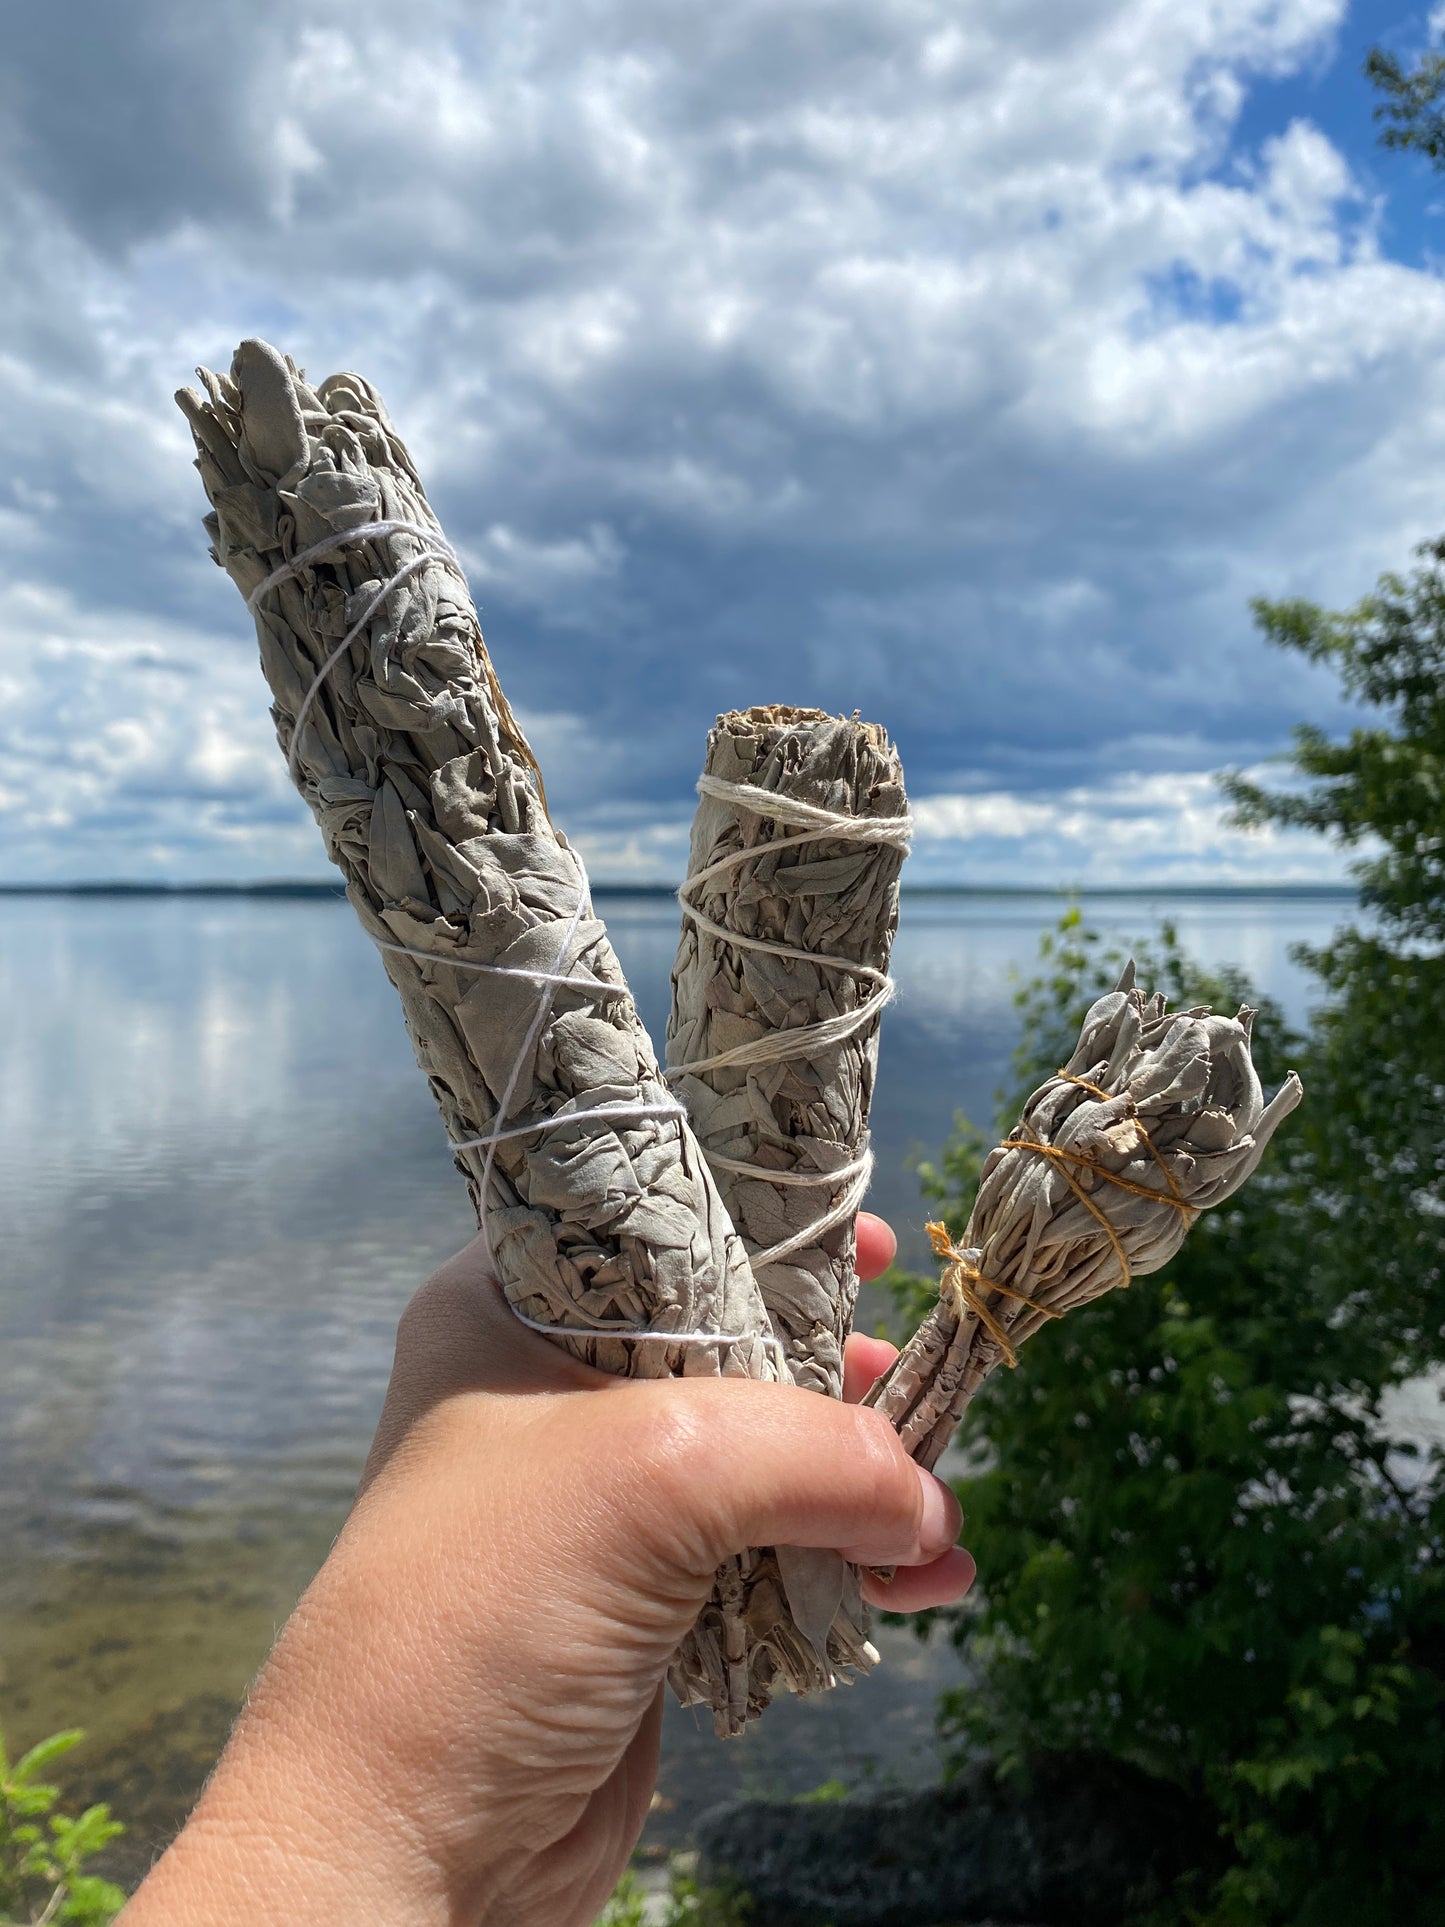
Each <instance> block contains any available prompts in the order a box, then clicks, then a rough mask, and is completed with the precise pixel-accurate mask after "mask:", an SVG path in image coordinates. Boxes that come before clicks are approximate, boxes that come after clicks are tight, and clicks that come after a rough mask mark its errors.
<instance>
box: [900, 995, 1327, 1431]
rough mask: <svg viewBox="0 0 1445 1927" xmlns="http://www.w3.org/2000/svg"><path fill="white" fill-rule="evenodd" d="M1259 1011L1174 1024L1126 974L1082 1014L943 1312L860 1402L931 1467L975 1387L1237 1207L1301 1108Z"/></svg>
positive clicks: (951, 1266)
mask: <svg viewBox="0 0 1445 1927" xmlns="http://www.w3.org/2000/svg"><path fill="white" fill-rule="evenodd" d="M1252 1016H1253V1013H1252V1012H1251V1011H1249V1010H1242V1011H1241V1012H1240V1013H1239V1015H1238V1017H1219V1016H1215V1015H1212V1014H1211V1013H1210V1012H1209V1011H1207V1010H1188V1011H1181V1012H1179V1013H1177V1014H1175V1015H1172V1016H1171V1015H1170V1014H1169V1012H1168V1010H1167V1009H1166V1007H1165V1002H1164V999H1163V997H1161V996H1154V997H1149V998H1146V997H1145V996H1144V994H1143V993H1142V991H1140V990H1139V989H1138V988H1137V987H1136V986H1135V983H1134V972H1133V966H1132V965H1131V966H1130V967H1129V969H1128V970H1127V971H1126V972H1125V973H1124V976H1123V978H1122V979H1121V981H1120V983H1119V987H1118V989H1117V990H1114V991H1112V992H1110V994H1109V995H1108V996H1105V997H1101V998H1100V999H1099V1001H1098V1002H1097V1003H1096V1004H1095V1005H1094V1006H1093V1008H1092V1009H1091V1010H1090V1011H1089V1013H1088V1016H1087V1017H1086V1019H1085V1021H1084V1027H1083V1031H1082V1033H1081V1034H1080V1037H1079V1043H1078V1047H1077V1049H1076V1050H1075V1052H1074V1054H1073V1056H1072V1057H1071V1058H1070V1059H1069V1061H1068V1063H1067V1064H1065V1065H1064V1066H1063V1068H1062V1069H1061V1070H1060V1071H1059V1072H1058V1074H1057V1075H1056V1076H1054V1077H1051V1078H1049V1079H1048V1081H1047V1082H1046V1083H1045V1084H1043V1085H1041V1086H1040V1088H1039V1089H1038V1090H1037V1091H1035V1092H1034V1094H1033V1096H1032V1097H1030V1099H1029V1100H1028V1103H1027V1104H1026V1105H1025V1106H1024V1113H1023V1116H1022V1117H1021V1118H1020V1120H1019V1122H1018V1125H1017V1126H1016V1127H1015V1129H1014V1131H1013V1132H1012V1133H1011V1134H1010V1136H1009V1137H1008V1138H1007V1139H1006V1140H1005V1141H1004V1143H1002V1144H1001V1145H999V1146H998V1147H997V1149H995V1150H994V1151H993V1152H991V1153H990V1155H989V1158H988V1161H987V1162H986V1164H985V1165H984V1168H983V1177H982V1182H981V1184H980V1186H979V1193H978V1197H977V1199H976V1201H975V1203H974V1207H973V1211H972V1214H971V1216H970V1218H969V1221H968V1228H967V1230H966V1231H965V1233H964V1235H963V1239H962V1241H961V1243H959V1244H954V1243H953V1242H952V1240H950V1239H949V1237H948V1234H947V1231H946V1230H945V1228H944V1227H943V1226H942V1225H930V1226H929V1231H930V1234H931V1235H932V1237H933V1240H934V1245H935V1249H936V1250H937V1251H938V1252H939V1255H940V1256H941V1257H942V1258H943V1259H944V1261H945V1266H944V1272H943V1282H942V1291H941V1294H940V1297H939V1302H938V1304H937V1305H936V1306H935V1307H934V1309H933V1310H932V1311H931V1312H930V1313H929V1315H928V1317H927V1318H926V1319H925V1320H924V1322H923V1324H922V1326H921V1327H920V1328H919V1330H918V1331H917V1332H916V1333H915V1334H914V1336H913V1337H912V1338H911V1339H910V1340H909V1342H908V1344H907V1345H906V1346H905V1347H904V1349H903V1351H902V1352H901V1353H900V1354H899V1356H898V1358H897V1359H896V1360H895V1361H894V1363H893V1365H892V1367H891V1368H890V1369H889V1370H888V1371H887V1372H886V1373H885V1374H884V1376H883V1377H882V1378H881V1379H879V1381H878V1382H877V1384H876V1385H875V1386H874V1387H873V1389H872V1391H871V1392H870V1393H869V1394H868V1399H867V1402H868V1403H869V1404H870V1405H874V1406H876V1407H877V1408H878V1409H879V1410H880V1411H882V1412H885V1413H886V1414H887V1416H888V1417H889V1418H890V1419H891V1420H892V1422H893V1424H894V1426H895V1428H896V1429H897V1431H898V1433H899V1434H900V1436H901V1437H902V1439H903V1442H904V1444H905V1445H906V1446H907V1448H908V1450H909V1452H910V1453H911V1454H912V1456H913V1457H914V1458H915V1459H917V1460H918V1462H919V1464H920V1465H924V1466H927V1467H930V1468H931V1467H932V1466H934V1465H935V1464H936V1463H937V1462H938V1459H939V1457H940V1455H941V1454H942V1452H943V1449H944V1447H945V1446H946V1445H947V1443H948V1440H949V1438H950V1437H951V1435H952V1433H953V1429H954V1426H955V1425H956V1424H957V1423H958V1420H959V1418H960V1417H961V1416H962V1414H963V1412H964V1411H965V1410H966V1409H967V1407H968V1404H969V1401H970V1400H971V1399H972V1397H973V1395H974V1393H975V1392H976V1391H977V1390H978V1387H979V1386H980V1385H981V1384H982V1383H983V1380H984V1379H985V1378H986V1377H987V1376H988V1374H989V1373H990V1372H991V1371H992V1370H993V1369H994V1368H995V1367H996V1366H997V1365H999V1364H1001V1363H1007V1364H1010V1365H1012V1364H1013V1363H1015V1361H1016V1354H1017V1349H1018V1347H1019V1346H1020V1345H1021V1344H1022V1343H1023V1342H1024V1341H1025V1340H1026V1339H1028V1338H1031V1337H1032V1336H1033V1334H1034V1333H1035V1332H1036V1331H1038V1330H1039V1329H1040V1328H1041V1327H1042V1326H1043V1325H1044V1324H1045V1323H1047V1322H1048V1321H1049V1320H1050V1319H1054V1318H1060V1317H1062V1316H1063V1315H1064V1314H1065V1313H1066V1312H1069V1311H1072V1310H1074V1309H1075V1308H1076V1307H1077V1306H1079V1305H1085V1304H1087V1303H1088V1302H1089V1301H1090V1300H1091V1299H1094V1298H1098V1297H1099V1296H1101V1294H1102V1293H1104V1292H1106V1291H1111V1290H1114V1289H1116V1288H1118V1287H1121V1286H1124V1285H1127V1284H1128V1283H1129V1282H1130V1280H1131V1278H1135V1277H1140V1276H1142V1275H1143V1274H1144V1273H1146V1272H1151V1271H1157V1270H1158V1269H1159V1268H1160V1266H1161V1265H1164V1264H1167V1263H1168V1261H1169V1259H1170V1258H1172V1257H1173V1255H1174V1253H1175V1252H1176V1251H1177V1250H1178V1249H1179V1246H1180V1245H1181V1244H1182V1243H1183V1241H1184V1237H1185V1234H1186V1232H1187V1231H1188V1229H1189V1227H1190V1225H1191V1224H1192V1223H1193V1222H1194V1220H1195V1219H1196V1218H1197V1217H1198V1215H1199V1213H1200V1212H1201V1211H1205V1210H1207V1209H1208V1208H1209V1207H1210V1206H1211V1205H1216V1204H1221V1203H1223V1201H1224V1200H1225V1199H1226V1198H1228V1197H1230V1196H1232V1195H1233V1193H1234V1192H1236V1191H1237V1190H1238V1189H1239V1187H1240V1186H1241V1185H1242V1184H1243V1183H1244V1181H1245V1179H1246V1178H1247V1177H1248V1176H1249V1175H1250V1173H1251V1172H1252V1171H1253V1170H1254V1169H1255V1167H1256V1165H1257V1164H1258V1163H1259V1160H1260V1158H1261V1156H1262V1155H1263V1153H1264V1149H1265V1146H1266V1145H1267V1144H1268V1143H1269V1140H1270V1138H1271V1137H1272V1136H1273V1135H1274V1132H1275V1130H1276V1128H1277V1127H1278V1125H1279V1124H1280V1122H1281V1120H1282V1119H1283V1118H1285V1117H1286V1116H1287V1115H1288V1114H1289V1112H1291V1111H1292V1110H1293V1109H1294V1107H1295V1105H1296V1104H1298V1103H1299V1101H1300V1097H1301V1095H1302V1092H1301V1089H1300V1083H1299V1079H1298V1078H1297V1077H1296V1076H1295V1075H1294V1073H1293V1072H1291V1073H1290V1075H1289V1077H1288V1078H1287V1079H1286V1080H1285V1082H1284V1084H1283V1085H1282V1086H1281V1088H1280V1089H1279V1091H1277V1092H1276V1094H1275V1096H1274V1097H1273V1098H1272V1099H1271V1100H1270V1102H1269V1103H1268V1104H1266V1103H1265V1102H1264V1095H1263V1092H1262V1091H1261V1089H1260V1084H1259V1078H1258V1076H1257V1075H1256V1073H1255V1069H1254V1065H1253V1063H1252V1061H1251V1059H1250V1054H1249V1040H1250V1023H1251V1019H1252Z"/></svg>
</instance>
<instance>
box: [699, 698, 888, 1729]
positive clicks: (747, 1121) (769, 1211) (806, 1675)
mask: <svg viewBox="0 0 1445 1927" xmlns="http://www.w3.org/2000/svg"><path fill="white" fill-rule="evenodd" d="M698 789H699V792H700V794H701V801H700V803H699V805H698V810H697V814H696V816H695V818H694V820H693V829H692V847H691V854H690V858H689V862H688V874H687V880H686V882H685V883H684V884H683V887H682V891H681V893H680V894H681V898H682V904H683V931H682V941H681V944H680V946H679V948H678V953H677V962H676V964H675V966H674V969H673V979H672V982H673V1001H672V1015H671V1018H670V1020H669V1023H668V1032H667V1063H668V1066H669V1069H668V1073H667V1075H668V1082H669V1083H670V1084H671V1086H672V1088H673V1089H674V1090H675V1091H676V1092H677V1094H678V1095H679V1096H680V1097H681V1098H682V1099H683V1100H684V1101H685V1103H686V1105H687V1110H688V1115H689V1117H690V1118H691V1120H692V1125H693V1129H694V1130H695V1131H696V1132H697V1136H698V1141H699V1143H700V1144H701V1145H702V1147H703V1151H704V1154H705V1155H706V1157H707V1159H708V1162H709V1163H710V1165H711V1166H712V1169H713V1173H714V1176H715V1177H716V1178H717V1182H718V1189H719V1190H720V1192H721V1193H722V1197H723V1202H724V1203H725V1204H726V1205H727V1207H728V1211H729V1212H730V1214H731V1216H732V1220H733V1223H734V1224H735V1225H736V1226H737V1228H738V1230H739V1232H740V1233H741V1235H742V1239H743V1243H744V1245H745V1247H746V1249H747V1253H748V1257H749V1260H750V1261H751V1264H752V1268H753V1275H754V1277H755V1278H756V1279H757V1282H758V1288H759V1290H760V1291H761V1293H762V1297H763V1303H764V1305H765V1306H766V1308H767V1311H768V1315H769V1317H770V1319H771V1320H772V1326H773V1331H774V1334H775V1335H776V1337H777V1338H778V1339H779V1340H780V1341H781V1343H782V1346H783V1350H784V1355H785V1357H786V1361H787V1365H788V1370H789V1372H790V1373H791V1375H792V1378H793V1380H794V1383H795V1384H798V1385H801V1386H804V1387H807V1388H809V1389H811V1390H813V1391H816V1392H820V1393H824V1394H826V1395H828V1396H831V1397H833V1398H838V1397H840V1396H841V1395H842V1372H843V1342H844V1340H845V1339H846V1338H847V1336H848V1333H849V1331H850V1330H851V1328H852V1321H853V1305H854V1301H855V1299H856V1297H857V1293H858V1278H857V1273H856V1271H855V1270H854V1264H853V1258H854V1224H855V1219H856V1214H857V1210H858V1206H859V1204H860V1203H861V1202H862V1199H863V1195H864V1193H865V1191H866V1190H867V1185H868V1174H869V1171H870V1169H871V1165H872V1159H871V1156H870V1154H869V1151H868V1111H869V1107H870V1104H871V1102H872V1096H873V1081H874V1076H875V1073H876V1070H877V1062H878V1025H879V1019H880V1017H881V1015H882V1011H883V1007H884V1005H885V1004H886V1003H887V1001H888V997H889V993H890V990H891V985H890V984H889V981H888V974H887V973H888V958H889V952H890V950H891V947H892V941H893V933H894V930H895V929H896V927H897V923H898V874H899V870H900V867H901V865H902V862H903V857H904V855H905V853H906V850H907V846H908V837H909V832H910V827H911V826H910V823H909V819H908V815H907V807H908V806H907V799H906V797H905V794H904V788H903V772H902V768H901V765H900V763H899V760H898V752H897V750H896V749H895V748H894V746H893V745H892V744H891V743H890V742H889V740H888V737H887V734H886V733H885V731H883V730H882V729H881V728H879V726H878V725H877V724H876V723H865V722H861V721H859V720H858V719H857V718H856V717H854V718H852V719H849V718H846V717H841V716H829V715H827V714H825V713H824V712H823V711H821V710H816V709H791V708H785V707H781V706H772V707H767V708H757V709H749V710H744V711H741V712H734V713H732V714H729V715H726V716H721V717H719V718H718V721H717V725H716V727H715V728H714V729H713V731H712V733H711V735H710V736H709V738H708V745H707V760H706V763H705V765H704V768H703V774H702V777H701V780H700V781H699V783H698ZM735 1579H736V1583H735V1585H734V1586H733V1587H732V1589H731V1591H730V1592H727V1593H723V1592H721V1591H720V1592H719V1594H718V1595H717V1596H715V1599H714V1601H713V1602H712V1604H711V1605H710V1606H709V1607H708V1608H707V1609H706V1610H705V1611H704V1613H703V1615H702V1617H701V1619H700V1620H699V1622H698V1627H697V1629H696V1632H695V1633H694V1635H693V1637H694V1640H695V1641H697V1640H701V1639H705V1638H707V1637H709V1636H711V1637H712V1638H714V1639H715V1640H716V1641H717V1644H718V1648H719V1651H720V1653H723V1654H725V1655H726V1665H727V1671H728V1676H729V1679H730V1681H731V1682H732V1683H733V1690H732V1693H731V1696H730V1700H729V1704H728V1705H727V1706H726V1707H725V1708H722V1709H719V1708H717V1707H716V1706H714V1709H713V1710H714V1718H715V1721H716V1724H717V1728H718V1731H719V1732H720V1733H725V1734H726V1733H735V1732H738V1731H741V1729H742V1727H743V1725H744V1724H745V1723H746V1721H747V1720H748V1719H750V1718H753V1717H755V1716H756V1715H757V1714H758V1713H760V1712H761V1711H762V1709H763V1707H764V1706H766V1705H767V1703H768V1701H769V1700H770V1699H771V1698H772V1697H773V1695H774V1694H775V1693H776V1692H777V1691H778V1690H779V1689H780V1688H787V1689H790V1690H792V1691H794V1692H800V1693H801V1692H813V1691H817V1690H820V1689H821V1688H824V1687H827V1686H831V1685H833V1684H835V1683H836V1680H837V1678H838V1677H839V1675H840V1673H841V1674H842V1676H843V1677H847V1676H848V1675H849V1674H850V1673H851V1672H866V1671H867V1670H869V1669H870V1668H871V1667H872V1665H873V1664H874V1663H875V1661H876V1657H877V1655H876V1652H875V1650H874V1648H873V1646H872V1645H871V1644H870V1643H869V1640H868V1613H867V1608H866V1607H865V1606H864V1604H863V1602H862V1599H861V1596H860V1594H859V1590H858V1576H857V1573H856V1572H855V1571H854V1570H852V1569H851V1568H850V1567H849V1566H848V1565H847V1564H846V1562H845V1561H844V1560H842V1559H841V1558H839V1556H838V1555H837V1554H836V1553H832V1552H827V1551H823V1550H820V1549H817V1548H813V1547H795V1546H793V1547H790V1546H779V1547H776V1548H772V1549H768V1550H765V1551H757V1550H754V1551H750V1552H748V1553H745V1554H744V1555H743V1556H742V1558H741V1560H740V1561H739V1562H738V1569H737V1572H736V1575H735ZM709 1670H710V1671H712V1670H715V1669H709ZM673 1677H674V1686H675V1688H676V1690H677V1692H678V1695H679V1697H680V1698H682V1699H683V1700H684V1703H686V1700H687V1699H688V1697H689V1695H690V1691H691V1688H690V1684H689V1682H688V1681H687V1680H686V1679H685V1678H683V1677H681V1676H680V1674H679V1672H678V1671H677V1670H675V1671H674V1676H673Z"/></svg>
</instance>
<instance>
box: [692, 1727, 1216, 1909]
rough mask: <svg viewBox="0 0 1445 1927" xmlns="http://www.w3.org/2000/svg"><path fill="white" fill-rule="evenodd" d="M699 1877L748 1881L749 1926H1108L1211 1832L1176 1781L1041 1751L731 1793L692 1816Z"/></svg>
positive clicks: (1175, 1873) (1180, 1869)
mask: <svg viewBox="0 0 1445 1927" xmlns="http://www.w3.org/2000/svg"><path fill="white" fill-rule="evenodd" d="M697 1840H698V1849H699V1854H698V1862H699V1864H698V1875H699V1879H700V1880H701V1882H702V1883H703V1884H704V1885H719V1886H727V1885H729V1884H735V1885H736V1886H738V1887H741V1888H743V1889H744V1890H746V1892H748V1893H749V1894H751V1896H752V1898H753V1912H752V1914H751V1915H750V1916H749V1927H977V1924H981V1923H986V1922H997V1923H999V1924H1000V1927H1002V1923H1005V1922H1007V1923H1011V1924H1012V1923H1019V1927H1022V1924H1023V1923H1031V1924H1032V1927H1117V1923H1118V1922H1119V1921H1120V1920H1122V1919H1124V1918H1125V1917H1126V1916H1127V1915H1128V1914H1129V1913H1131V1912H1132V1911H1134V1910H1135V1909H1137V1908H1141V1907H1144V1906H1147V1905H1149V1904H1150V1903H1152V1902H1157V1901H1158V1900H1160V1899H1161V1898H1163V1897H1164V1896H1165V1895H1167V1894H1168V1893H1169V1891H1170V1889H1171V1888H1172V1887H1173V1885H1174V1883H1175V1881H1176V1880H1177V1879H1178V1877H1179V1875H1180V1874H1182V1873H1184V1872H1187V1871H1188V1870H1189V1869H1190V1868H1193V1867H1199V1866H1203V1865H1205V1864H1207V1862H1208V1861H1209V1859H1210V1858H1212V1855H1213V1853H1214V1852H1215V1851H1217V1848H1216V1847H1215V1846H1214V1843H1213V1842H1212V1840H1211V1838H1210V1835H1209V1832H1208V1830H1207V1827H1205V1826H1202V1825H1201V1821H1200V1813H1199V1809H1198V1807H1197V1805H1196V1803H1195V1802H1193V1801H1191V1800H1190V1799H1189V1798H1188V1797H1187V1796H1186V1795H1185V1794H1184V1793H1183V1792H1182V1791H1180V1789H1178V1788H1176V1787H1173V1786H1170V1785H1168V1784H1166V1783H1165V1782H1163V1781H1159V1780H1154V1779H1151V1778H1149V1777H1148V1776H1147V1775H1145V1774H1142V1773H1135V1772H1132V1771H1130V1770H1128V1769H1126V1768H1123V1767H1120V1766H1119V1765H1118V1764H1117V1763H1115V1762H1113V1761H1106V1760H1095V1759H1087V1760H1078V1759H1071V1760H1062V1759H1053V1760H1050V1761H1049V1762H1048V1763H1047V1764H1045V1765H1041V1766H1040V1767H1038V1768H1037V1769H1036V1770H1035V1772H1034V1774H1033V1776H1032V1780H1031V1784H1030V1785H1029V1787H1028V1788H1027V1789H1026V1790H1017V1791H1016V1790H1014V1789H1012V1788H1007V1787H1002V1786H1000V1785H999V1783H998V1782H997V1781H996V1780H995V1779H994V1778H993V1777H992V1776H991V1775H989V1774H985V1773H980V1774H976V1775H973V1776H971V1777H969V1778H967V1779H964V1780H959V1781H955V1782H953V1783H952V1784H950V1785H948V1786H945V1787H939V1788H936V1789H931V1790H929V1791H926V1792H908V1793H898V1794H892V1795H888V1796H886V1797H882V1798H872V1799H845V1800H839V1801H835V1802H828V1803H826V1804H821V1805H818V1804H805V1805H796V1804H792V1803H786V1802H782V1801H768V1800H745V1801H739V1802H737V1803H736V1804H734V1805H730V1806H725V1807H715V1808H714V1809H713V1810H712V1811H711V1812H710V1813H708V1814H705V1815H704V1816H703V1818H702V1820H701V1821H700V1822H699V1823H698V1828H697Z"/></svg>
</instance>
